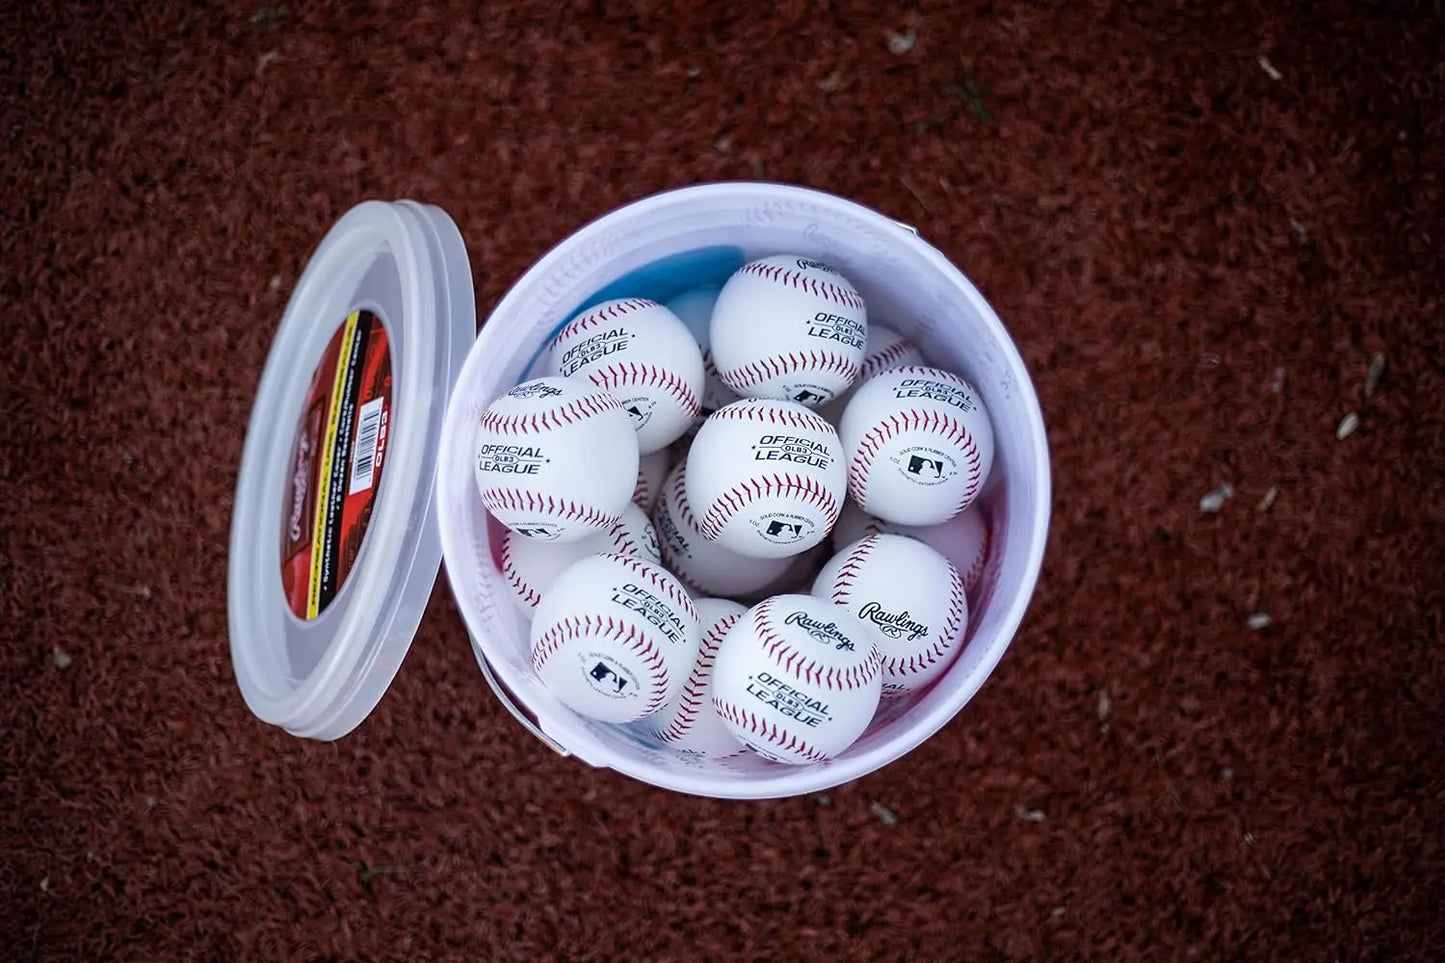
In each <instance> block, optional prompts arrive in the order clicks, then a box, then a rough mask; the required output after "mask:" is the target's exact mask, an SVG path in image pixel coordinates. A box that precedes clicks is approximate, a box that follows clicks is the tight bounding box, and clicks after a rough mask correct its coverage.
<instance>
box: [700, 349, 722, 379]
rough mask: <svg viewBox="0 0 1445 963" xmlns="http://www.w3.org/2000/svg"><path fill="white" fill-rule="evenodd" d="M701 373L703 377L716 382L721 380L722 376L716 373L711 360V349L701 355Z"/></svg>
mask: <svg viewBox="0 0 1445 963" xmlns="http://www.w3.org/2000/svg"><path fill="white" fill-rule="evenodd" d="M702 373H703V374H704V375H705V376H707V377H709V378H713V379H715V380H717V381H721V380H722V375H720V374H718V373H717V365H716V364H715V363H714V362H713V360H712V349H711V348H709V349H708V350H706V351H704V352H703V353H702Z"/></svg>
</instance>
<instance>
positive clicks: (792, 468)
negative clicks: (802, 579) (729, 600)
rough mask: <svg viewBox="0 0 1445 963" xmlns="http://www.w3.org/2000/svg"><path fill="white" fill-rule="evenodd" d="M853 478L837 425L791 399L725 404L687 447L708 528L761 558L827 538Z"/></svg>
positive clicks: (693, 489)
mask: <svg viewBox="0 0 1445 963" xmlns="http://www.w3.org/2000/svg"><path fill="white" fill-rule="evenodd" d="M847 484H848V469H847V463H846V462H845V461H844V459H843V449H842V446H841V445H840V443H839V440H838V433H837V431H835V430H834V428H833V426H832V425H830V424H828V422H826V421H824V420H823V418H822V417H821V416H819V415H818V414H817V413H816V412H812V411H809V410H808V409H807V408H804V407H803V406H802V405H800V404H797V403H795V402H791V401H776V400H773V399H768V398H747V399H744V400H742V401H735V402H733V403H732V404H730V405H728V406H727V407H725V408H719V409H718V410H717V411H715V412H713V414H712V417H710V418H708V420H707V421H706V422H704V423H703V426H702V428H701V429H699V430H698V433H697V437H696V438H694V439H693V442H692V448H691V449H689V450H688V453H687V500H688V502H690V503H691V505H692V507H693V511H694V512H695V513H696V515H697V521H698V528H699V529H700V530H701V531H702V534H703V536H704V537H705V538H708V539H710V540H712V541H716V542H720V543H722V545H723V546H725V547H726V548H730V549H732V550H733V551H734V552H738V553H739V554H742V555H750V556H753V557H756V558H778V557H780V556H783V555H797V554H799V553H800V552H805V551H807V550H808V549H810V548H812V547H813V546H814V545H817V544H818V543H819V542H821V541H822V540H823V539H824V538H825V537H826V536H827V534H828V532H829V531H830V530H831V529H832V528H833V523H834V522H836V521H837V520H838V512H839V511H840V510H841V509H842V507H843V499H844V498H845V497H846V494H847V492H846V489H847Z"/></svg>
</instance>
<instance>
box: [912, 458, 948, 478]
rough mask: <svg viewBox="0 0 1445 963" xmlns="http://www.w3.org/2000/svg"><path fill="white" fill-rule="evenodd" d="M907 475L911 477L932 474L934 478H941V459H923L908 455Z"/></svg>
mask: <svg viewBox="0 0 1445 963" xmlns="http://www.w3.org/2000/svg"><path fill="white" fill-rule="evenodd" d="M908 473H909V474H911V475H923V474H932V475H933V477H934V478H942V477H943V459H941V458H924V457H922V456H921V455H909V456H908Z"/></svg>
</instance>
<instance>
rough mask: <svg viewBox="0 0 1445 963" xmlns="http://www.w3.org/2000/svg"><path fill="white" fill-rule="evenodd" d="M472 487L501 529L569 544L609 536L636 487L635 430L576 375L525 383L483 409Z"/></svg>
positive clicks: (602, 395)
mask: <svg viewBox="0 0 1445 963" xmlns="http://www.w3.org/2000/svg"><path fill="white" fill-rule="evenodd" d="M475 453H476V480H477V489H478V491H479V492H480V493H481V496H482V504H483V505H485V506H486V507H487V511H489V512H491V513H492V515H494V516H495V517H496V519H497V521H499V522H501V523H502V524H503V525H505V526H507V527H508V528H510V529H511V530H512V531H514V532H517V533H518V534H520V535H524V536H526V537H528V538H535V539H540V540H542V541H549V542H571V541H576V540H578V539H582V538H586V537H587V536H589V535H597V534H600V533H603V532H606V531H607V530H608V529H610V528H612V526H614V525H616V524H617V522H618V520H619V519H620V518H621V517H622V510H623V509H624V508H625V507H626V506H627V504H628V502H629V500H630V499H631V497H632V491H633V488H634V486H635V485H636V483H637V466H638V454H637V433H636V432H635V431H633V430H632V422H631V421H630V420H629V419H628V417H627V413H626V412H624V411H623V410H622V405H621V404H620V403H618V401H617V399H616V398H613V397H612V396H611V395H609V394H608V393H607V392H606V391H603V390H602V389H601V388H596V387H593V386H592V385H590V384H588V383H587V382H586V381H583V380H581V379H579V378H558V377H546V378H536V379H533V380H531V381H525V382H523V383H522V384H519V385H517V387H515V388H513V389H512V390H511V391H508V392H507V393H506V394H504V395H502V396H501V397H500V398H498V399H497V400H496V401H494V402H492V403H491V404H490V405H488V406H487V410H486V411H485V412H484V413H483V414H482V419H481V423H480V424H479V425H478V426H477V434H476V437H475Z"/></svg>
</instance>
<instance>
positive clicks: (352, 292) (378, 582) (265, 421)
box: [227, 201, 476, 739]
mask: <svg viewBox="0 0 1445 963" xmlns="http://www.w3.org/2000/svg"><path fill="white" fill-rule="evenodd" d="M475 338H476V302H475V297H474V294H473V290H472V276H471V267H470V264H469V263H468V260H467V253H466V247H465V245H464V244H463V242H462V237H461V234H460V232H459V231H458V230H457V227H456V225H455V224H454V223H453V222H452V220H451V218H449V217H448V216H447V215H446V213H445V212H443V211H442V210H440V209H439V208H436V207H431V206H427V205H422V204H417V203H414V202H411V201H397V202H391V203H389V202H384V201H367V202H364V203H362V204H359V205H357V206H356V207H354V208H352V209H351V210H350V211H348V212H347V213H346V214H345V215H344V216H343V217H342V218H341V219H340V220H339V221H338V222H337V223H336V224H335V225H334V226H333V227H332V228H331V230H330V231H329V232H328V233H327V234H326V236H325V238H323V239H322V241H321V244H320V246H319V247H318V248H317V249H316V251H315V253H314V254H313V255H312V257H311V260H310V262H309V263H308V264H307V266H306V269H305V271H304V272H303V273H302V275H301V278H300V280H299V281H298V282H297V284H296V288H295V291H294V292H293V293H292V295H291V299H290V301H289V302H288V304H287V305H286V311H285V314H284V315H283V316H282V319H281V324H280V327H279V329H278V330H277V332H276V337H275V340H274V341H273V342H272V344H271V349H270V353H269V354H268V356H267V359H266V365H265V368H264V370H263V372H262V375H261V380H260V385H259V387H258V389H257V394H256V401H255V404H254V406H253V407H252V409H251V419H250V425H249V427H248V429H247V431H246V442H245V447H244V450H243V452H242V456H241V466H240V472H239V475H238V478H237V483H236V499H235V506H234V509H233V513H232V518H231V540H230V553H229V560H228V571H227V607H228V620H229V636H230V645H231V660H232V664H233V666H234V668H235V672H236V679H237V682H238V684H239V686H240V689H241V694H242V695H243V697H244V698H245V700H246V704H247V705H248V706H249V707H250V709H251V711H252V712H254V713H255V714H256V715H257V716H258V717H259V718H261V719H262V720H264V721H266V722H269V723H272V724H274V725H277V726H280V727H282V728H284V729H286V730H287V731H288V732H291V733H293V734H295V735H299V736H307V737H310V738H315V739H337V738H340V737H341V736H343V735H345V734H346V733H348V732H350V731H351V730H352V729H354V728H355V727H356V726H357V725H359V724H360V723H361V721H362V720H363V719H365V718H366V716H367V715H368V714H369V713H370V712H371V710H372V709H373V708H375V706H376V704H377V702H378V701H380V699H381V696H382V694H383V693H384V692H385V691H386V688H387V686H388V685H390V684H391V680H392V678H393V677H394V676H395V674H396V670H397V668H398V666H400V664H401V661H402V659H403V658H404V657H405V655H406V653H407V650H408V649H409V648H410V647H411V641H412V637H413V636H414V635H415V633H416V629H417V625H418V624H419V623H420V621H421V617H422V613H423V611H424V610H425V608H426V604H427V600H428V599H429V597H430V595H431V591H432V586H433V584H434V583H435V581H436V578H437V574H438V572H439V570H440V566H441V558H442V551H441V539H440V534H439V532H438V530H437V520H436V509H435V504H434V502H435V499H434V488H435V475H436V472H435V467H436V461H437V454H438V445H439V443H440V438H441V426H442V422H443V420H444V418H445V416H446V410H447V401H448V399H449V397H450V395H451V391H452V387H453V384H454V383H455V381H456V378H457V375H458V373H459V372H460V370H461V366H462V362H463V361H464V360H465V358H466V354H467V351H468V349H469V348H470V347H471V344H472V342H473V341H474V340H475Z"/></svg>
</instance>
